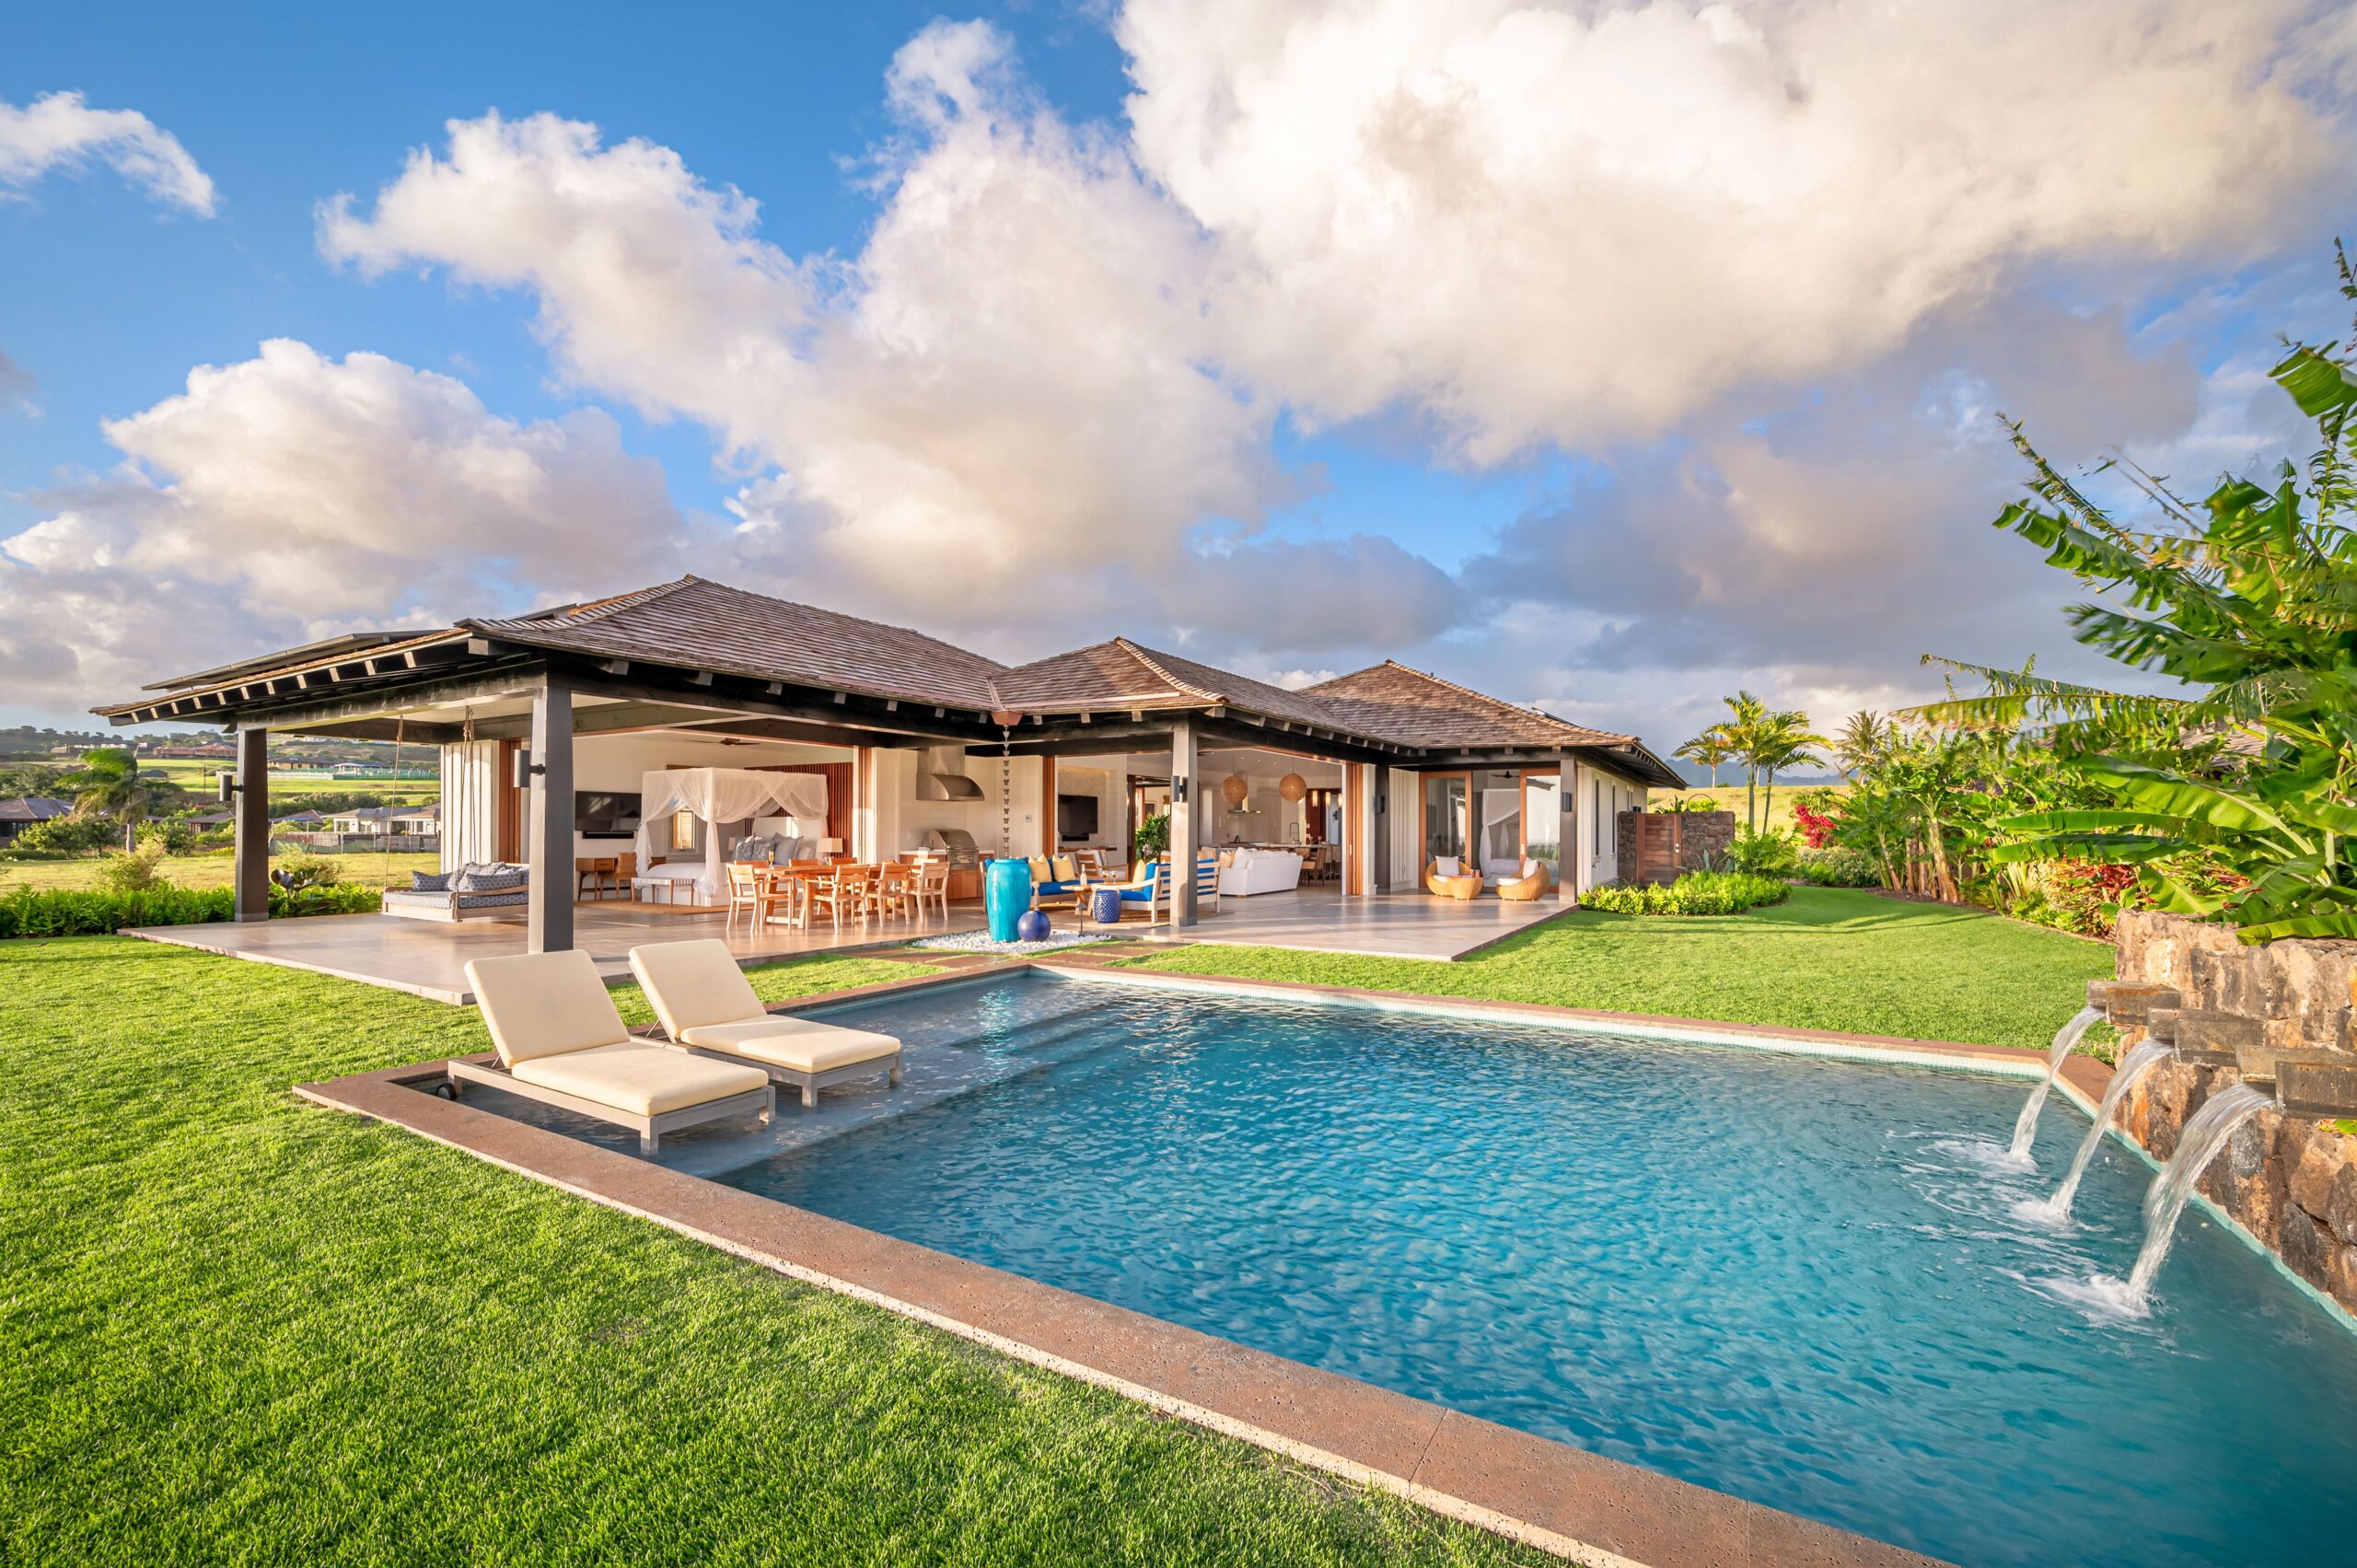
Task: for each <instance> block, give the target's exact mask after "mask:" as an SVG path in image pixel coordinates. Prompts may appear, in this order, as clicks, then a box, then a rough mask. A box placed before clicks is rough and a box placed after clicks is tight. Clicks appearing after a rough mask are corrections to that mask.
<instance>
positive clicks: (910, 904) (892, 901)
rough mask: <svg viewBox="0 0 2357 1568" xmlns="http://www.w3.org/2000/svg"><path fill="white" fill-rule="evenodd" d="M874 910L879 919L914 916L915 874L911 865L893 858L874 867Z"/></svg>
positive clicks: (915, 908)
mask: <svg viewBox="0 0 2357 1568" xmlns="http://www.w3.org/2000/svg"><path fill="white" fill-rule="evenodd" d="M876 912H877V917H878V918H879V919H886V918H890V917H892V916H895V915H906V916H908V917H910V918H911V919H913V918H914V917H915V915H916V912H917V905H916V874H915V871H914V869H913V868H912V867H911V866H907V865H901V864H900V862H899V861H897V860H894V861H887V862H885V863H884V864H883V865H879V866H877V868H876Z"/></svg>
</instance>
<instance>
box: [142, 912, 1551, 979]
mask: <svg viewBox="0 0 2357 1568" xmlns="http://www.w3.org/2000/svg"><path fill="white" fill-rule="evenodd" d="M1564 907H1565V906H1563V905H1562V904H1559V903H1557V902H1556V901H1555V900H1553V899H1551V898H1550V899H1542V900H1537V901H1535V902H1527V903H1509V902H1507V901H1505V900H1501V899H1494V898H1485V899H1477V900H1473V901H1472V902H1470V903H1461V902H1458V901H1457V900H1454V899H1435V898H1432V897H1429V896H1427V895H1425V894H1422V893H1390V894H1386V895H1384V896H1383V897H1380V898H1374V899H1346V898H1344V897H1342V896H1341V892H1340V891H1339V890H1338V889H1335V888H1334V887H1333V886H1332V885H1331V884H1322V885H1311V886H1307V887H1303V888H1299V889H1295V890H1293V891H1291V892H1283V893H1261V894H1258V895H1256V896H1254V897H1252V898H1248V899H1225V900H1222V901H1221V905H1220V908H1219V910H1218V912H1215V913H1214V912H1211V911H1208V910H1207V911H1205V912H1204V914H1203V917H1202V920H1201V921H1200V922H1199V923H1196V924H1195V925H1194V926H1193V927H1191V928H1190V929H1189V930H1188V931H1187V932H1186V933H1185V935H1184V936H1183V938H1182V937H1179V935H1178V934H1177V933H1175V932H1173V931H1172V930H1171V929H1170V928H1169V927H1167V926H1155V927H1152V928H1150V929H1147V928H1142V927H1139V926H1136V925H1127V926H1124V927H1123V928H1122V932H1121V934H1122V935H1124V936H1127V937H1143V938H1145V939H1147V940H1159V941H1169V940H1174V939H1178V940H1188V941H1195V942H1218V943H1227V944H1232V945H1235V946H1237V947H1298V948H1305V949H1308V950H1310V951H1315V952H1327V953H1362V954H1367V955H1370V956H1373V957H1376V958H1429V959H1433V960H1435V961H1440V962H1446V961H1447V960H1449V959H1451V958H1463V957H1464V956H1465V955H1467V954H1468V953H1471V952H1474V951H1476V950H1478V949H1480V948H1482V947H1488V946H1489V945H1490V944H1492V942H1496V941H1500V940H1502V939H1504V938H1505V937H1508V936H1511V935H1514V934H1515V933H1516V932H1518V931H1523V930H1526V929H1527V928H1528V927H1530V926H1532V925H1536V924H1538V923H1539V922H1540V921H1543V920H1546V919H1548V918H1549V917H1550V916H1552V915H1555V914H1559V913H1561V912H1562V910H1563V909H1564ZM1069 919H1070V917H1069V916H1067V915H1059V916H1057V917H1056V918H1055V923H1056V925H1057V927H1058V928H1059V929H1062V928H1064V927H1065V926H1066V924H1067V923H1068V921H1069ZM573 921H574V940H575V945H576V946H578V947H582V948H583V949H585V950H586V951H587V952H588V954H589V956H590V957H591V958H595V959H596V960H597V963H598V972H599V973H601V974H603V975H605V976H606V978H607V979H608V980H609V981H613V980H621V979H626V978H627V977H628V975H629V972H630V967H629V953H630V949H631V948H633V947H637V946H638V945H640V944H641V943H645V942H679V941H684V940H686V939H688V938H690V937H696V936H719V937H723V938H725V939H726V941H727V942H728V944H729V946H730V947H732V948H733V949H734V950H735V951H736V954H737V961H738V962H740V963H748V964H750V963H760V962H763V961H766V960H770V959H775V958H794V957H798V956H800V955H802V954H805V953H823V952H843V951H856V950H860V949H871V950H872V949H877V948H886V947H897V946H899V945H900V944H901V943H904V942H908V941H911V940H912V939H914V938H916V937H920V936H933V935H944V934H947V933H951V932H961V931H978V930H980V929H981V926H982V909H981V905H980V904H953V905H951V906H950V910H949V914H948V916H947V918H946V920H945V919H944V918H943V917H942V916H940V915H938V914H935V915H930V916H928V917H926V918H925V919H924V920H923V921H922V922H917V923H911V922H908V921H902V920H895V921H891V922H888V923H886V922H877V923H868V924H860V923H846V924H845V925H844V926H843V928H842V931H840V932H837V931H835V930H834V929H832V928H831V927H830V926H826V925H819V926H818V927H816V928H814V929H811V930H807V931H803V930H794V929H790V928H786V927H782V926H766V927H758V926H755V925H753V924H751V923H749V922H747V921H742V920H740V921H738V922H737V923H735V924H734V925H733V926H732V925H731V924H730V923H728V921H727V919H726V916H725V914H723V913H722V912H719V911H713V912H708V913H697V914H656V913H650V912H645V911H644V910H639V909H621V908H611V909H601V908H599V907H598V906H597V905H595V904H581V905H577V906H575V909H574V912H573ZM124 935H131V936H140V937H145V938H146V939H147V940H149V941H153V942H167V943H171V944H173V945H175V946H178V947H195V948H199V949H202V950H203V951H204V952H208V953H222V954H226V955H227V956H229V957H231V958H249V959H251V960H253V961H255V962H257V963H265V964H283V965H285V966H286V967H288V968H290V969H299V970H316V971H318V972H319V973H321V974H332V975H341V976H343V978H345V979H347V980H357V981H366V982H367V983H368V984H370V985H382V986H388V987H390V988H391V989H393V990H395V991H408V992H413V993H416V994H418V995H420V996H430V997H432V998H434V999H435V1000H436V1001H439V1002H471V1001H472V1000H473V999H474V998H473V996H472V994H471V993H470V992H469V991H468V989H467V974H466V970H467V960H468V959H470V958H496V957H499V956H501V955H503V954H508V953H520V952H522V951H524V926H523V923H522V922H520V921H515V922H510V921H483V920H478V921H468V922H466V923H462V924H458V925H449V924H443V923H437V922H434V921H425V920H405V919H400V918H397V917H395V916H392V915H383V914H340V915H309V916H306V917H304V918H302V919H299V920H271V921H260V922H255V923H250V924H245V925H232V924H213V925H157V926H146V927H143V928H140V929H136V930H133V931H129V932H126V933H124Z"/></svg>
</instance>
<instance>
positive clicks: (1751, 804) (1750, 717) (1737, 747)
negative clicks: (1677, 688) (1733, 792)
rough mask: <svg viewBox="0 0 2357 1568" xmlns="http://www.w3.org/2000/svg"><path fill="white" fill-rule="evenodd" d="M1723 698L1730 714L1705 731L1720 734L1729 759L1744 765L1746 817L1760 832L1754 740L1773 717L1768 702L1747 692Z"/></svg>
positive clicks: (1757, 767)
mask: <svg viewBox="0 0 2357 1568" xmlns="http://www.w3.org/2000/svg"><path fill="white" fill-rule="evenodd" d="M1720 701H1721V702H1723V703H1726V705H1727V712H1728V715H1729V716H1728V717H1727V718H1726V719H1724V721H1722V722H1721V723H1718V724H1715V725H1713V726H1711V728H1710V729H1709V730H1707V731H1705V732H1704V733H1705V734H1716V735H1717V736H1718V737H1719V738H1720V740H1721V742H1722V743H1723V744H1724V746H1725V747H1726V749H1727V761H1731V762H1741V763H1742V764H1743V814H1744V820H1745V821H1746V822H1747V823H1748V824H1751V825H1752V827H1753V830H1755V831H1757V830H1758V823H1759V811H1758V803H1759V766H1758V765H1757V764H1756V763H1754V762H1753V761H1752V760H1751V742H1752V738H1753V737H1754V736H1755V735H1757V734H1758V733H1759V726H1760V725H1761V724H1762V723H1763V722H1765V721H1766V720H1767V719H1768V717H1769V716H1770V715H1769V713H1768V704H1767V703H1763V702H1761V701H1760V700H1759V698H1757V697H1755V696H1753V695H1752V694H1751V693H1750V692H1748V691H1737V692H1736V694H1735V695H1734V696H1732V697H1723V698H1721V699H1720Z"/></svg>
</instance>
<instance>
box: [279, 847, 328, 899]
mask: <svg viewBox="0 0 2357 1568" xmlns="http://www.w3.org/2000/svg"><path fill="white" fill-rule="evenodd" d="M341 877H343V866H341V865H337V864H336V863H335V861H334V860H332V859H331V858H330V857H328V856H327V855H324V854H311V853H309V852H308V851H307V850H296V852H295V853H294V854H288V855H284V856H283V857H281V858H280V860H279V862H278V865H276V867H274V868H273V870H272V872H271V874H270V880H271V883H272V885H273V887H276V888H279V889H282V890H284V891H285V892H289V893H298V892H301V891H302V890H303V889H307V888H331V887H333V886H335V884H336V882H337V881H338V880H339V879H340V878H341Z"/></svg>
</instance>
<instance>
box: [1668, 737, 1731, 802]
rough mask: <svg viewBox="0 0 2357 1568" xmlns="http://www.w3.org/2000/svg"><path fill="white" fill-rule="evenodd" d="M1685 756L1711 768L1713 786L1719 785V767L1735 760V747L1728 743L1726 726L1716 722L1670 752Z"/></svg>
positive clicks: (1672, 754)
mask: <svg viewBox="0 0 2357 1568" xmlns="http://www.w3.org/2000/svg"><path fill="white" fill-rule="evenodd" d="M1670 755H1671V756H1673V757H1683V758H1685V759H1686V760H1687V761H1689V762H1692V763H1694V764H1695V765H1696V766H1698V767H1704V768H1708V769H1710V770H1711V787H1712V788H1713V789H1716V788H1718V787H1719V768H1720V767H1721V765H1722V764H1724V763H1726V762H1728V761H1733V760H1734V757H1735V750H1734V748H1732V747H1730V746H1729V745H1728V744H1727V737H1726V726H1724V725H1722V724H1714V725H1713V726H1710V727H1709V728H1707V729H1705V730H1703V731H1702V733H1701V734H1700V735H1698V736H1696V737H1695V738H1693V739H1691V740H1689V741H1688V742H1687V743H1686V744H1685V745H1683V746H1681V747H1679V748H1678V749H1677V750H1675V751H1673V752H1671V753H1670Z"/></svg>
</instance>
